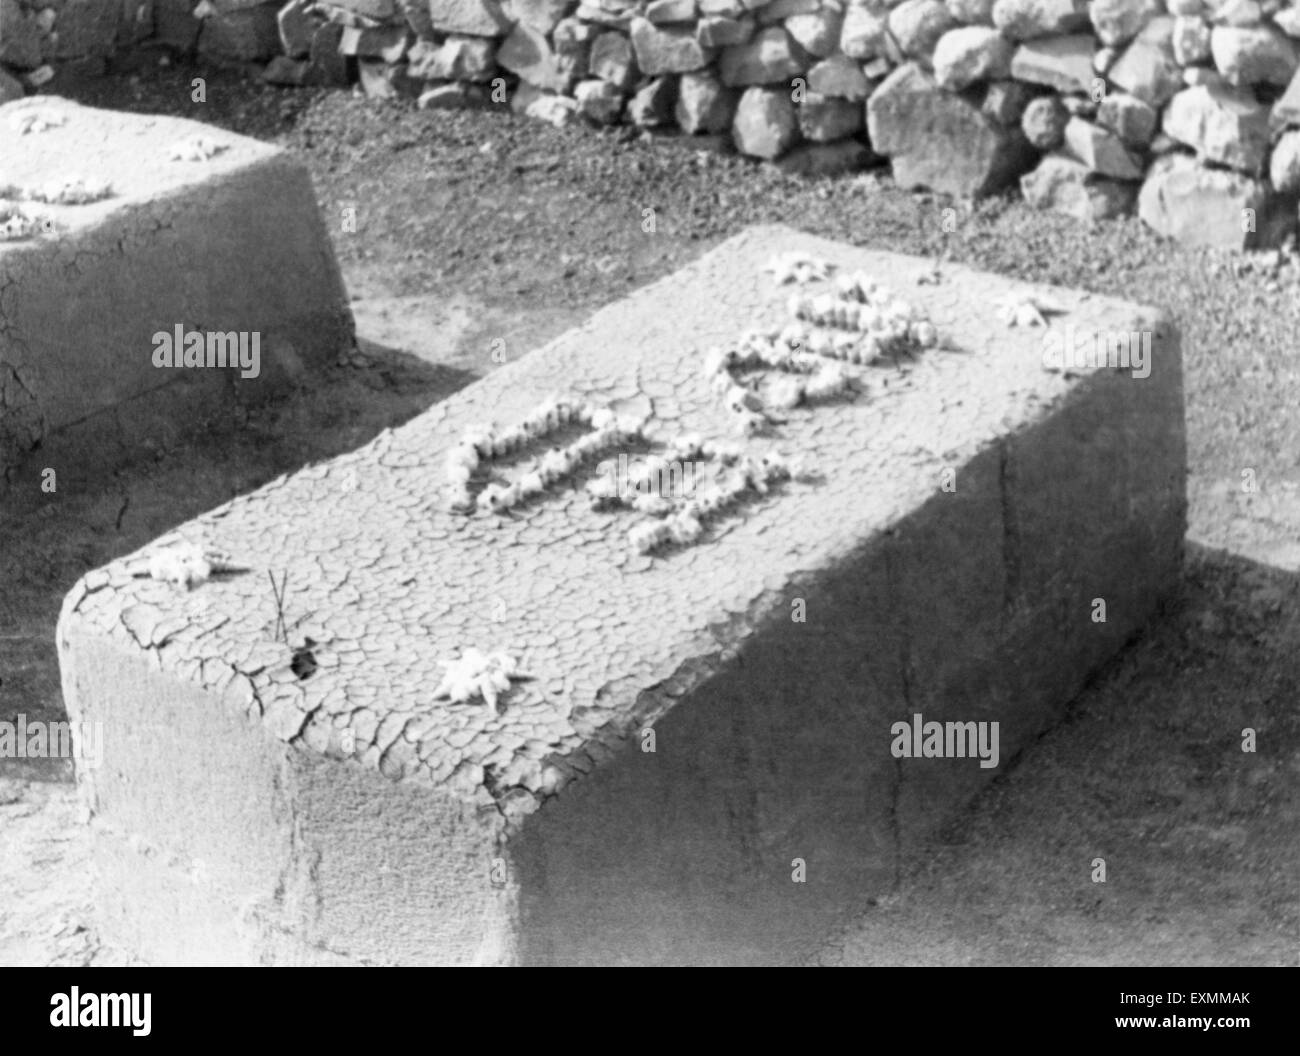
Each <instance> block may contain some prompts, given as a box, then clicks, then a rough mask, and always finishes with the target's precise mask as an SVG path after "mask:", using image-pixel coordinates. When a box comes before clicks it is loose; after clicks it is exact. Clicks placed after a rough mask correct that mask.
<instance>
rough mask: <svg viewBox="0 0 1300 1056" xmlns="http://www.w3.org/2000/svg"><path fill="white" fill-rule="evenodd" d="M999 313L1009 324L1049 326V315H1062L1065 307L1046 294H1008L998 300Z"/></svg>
mask: <svg viewBox="0 0 1300 1056" xmlns="http://www.w3.org/2000/svg"><path fill="white" fill-rule="evenodd" d="M997 308H998V315H999V317H1000V318H1001V319H1002V321H1003V322H1004V323H1006V324H1007V326H1021V327H1030V326H1047V319H1046V318H1045V316H1047V315H1060V314H1061V313H1062V312H1064V311H1065V309H1064V308H1063V307H1062V306H1061V305H1060V304H1058V303H1057V302H1056V301H1054V300H1053V299H1052V298H1051V297H1048V296H1046V295H1045V294H1037V293H1029V294H1024V295H1023V296H1007V297H1003V298H1001V299H1000V300H998V302H997Z"/></svg>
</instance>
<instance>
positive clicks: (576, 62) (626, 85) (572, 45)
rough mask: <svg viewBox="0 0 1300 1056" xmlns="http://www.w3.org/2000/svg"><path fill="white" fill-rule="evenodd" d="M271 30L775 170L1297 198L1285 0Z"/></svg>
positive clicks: (1226, 222)
mask: <svg viewBox="0 0 1300 1056" xmlns="http://www.w3.org/2000/svg"><path fill="white" fill-rule="evenodd" d="M1166 4H1167V5H1168V6H1166ZM279 30H280V40H281V47H282V49H283V51H284V55H282V56H280V57H277V59H276V60H275V61H274V62H273V63H272V64H271V66H269V67H268V69H267V71H266V76H267V79H269V80H271V81H274V82H276V83H284V84H300V83H305V82H315V83H322V82H325V83H328V82H329V81H330V80H331V79H334V80H337V79H339V78H340V77H346V68H344V67H340V66H339V64H338V62H337V55H336V54H334V53H335V52H342V53H343V54H344V55H346V56H355V58H356V61H357V63H358V67H359V74H360V78H361V82H362V84H363V86H364V87H365V89H366V91H368V92H370V93H372V94H377V95H398V94H408V93H409V94H412V95H417V96H419V98H420V100H421V104H422V105H424V106H440V107H441V106H470V105H479V104H481V105H491V104H492V103H494V102H495V103H504V102H506V101H507V100H508V101H509V102H510V105H511V106H512V107H514V108H515V109H516V110H518V111H523V112H526V113H529V114H531V115H534V116H537V117H540V118H543V119H547V120H551V121H554V122H557V123H562V122H566V121H569V120H574V119H577V118H581V119H585V120H587V121H590V122H593V123H595V124H615V123H629V124H633V125H638V126H642V127H666V126H667V127H671V126H677V127H680V128H681V129H682V130H684V131H685V132H687V133H693V134H698V135H708V136H718V137H724V138H727V139H730V140H731V141H732V142H733V143H734V145H735V147H736V148H737V149H738V150H739V151H740V152H741V153H743V154H747V155H751V156H754V157H757V158H763V159H769V160H775V161H777V163H778V164H780V165H782V166H784V167H786V168H788V169H791V170H795V171H804V172H807V171H813V172H829V171H840V170H845V169H852V168H858V167H862V166H865V165H868V164H870V163H872V161H873V160H880V159H881V158H887V159H888V160H889V161H890V163H891V164H892V166H893V171H894V175H895V177H896V178H897V179H898V180H899V182H900V183H902V184H904V185H908V186H926V187H930V188H932V189H934V190H938V191H941V192H947V193H951V194H955V195H959V196H979V195H983V194H988V193H992V192H995V191H997V190H999V189H1001V188H1003V187H1005V186H1007V185H1009V184H1012V183H1014V182H1015V181H1016V180H1017V179H1019V180H1020V183H1021V188H1022V190H1023V191H1024V194H1025V196H1026V197H1027V198H1028V199H1029V200H1030V201H1031V202H1032V203H1034V204H1035V205H1038V206H1040V207H1044V208H1050V209H1055V210H1059V211H1062V212H1065V213H1069V214H1072V215H1075V216H1078V217H1080V218H1081V219H1088V220H1092V219H1098V218H1103V217H1109V216H1116V215H1120V214H1123V213H1128V212H1131V211H1133V209H1134V208H1137V209H1138V211H1139V212H1140V215H1141V216H1142V218H1143V219H1144V220H1145V221H1146V222H1147V223H1148V224H1150V225H1151V226H1152V227H1154V228H1155V229H1156V230H1157V231H1160V232H1161V233H1163V234H1168V235H1172V236H1175V237H1180V238H1183V239H1186V240H1189V241H1199V242H1209V243H1213V244H1216V245H1229V246H1238V247H1241V246H1250V245H1254V244H1262V243H1266V242H1273V241H1277V240H1278V239H1280V238H1281V237H1282V236H1283V235H1284V234H1285V232H1286V231H1288V230H1290V229H1291V228H1292V227H1294V224H1295V219H1296V198H1297V195H1298V194H1300V76H1297V66H1298V65H1300V0H1297V2H1295V3H1292V4H1291V6H1285V5H1284V4H1283V2H1282V0H1091V2H1087V0H901V2H898V0H866V2H856V0H851V2H848V3H844V2H842V0H503V2H498V0H338V2H337V3H332V4H316V3H312V2H311V0H290V3H289V4H287V5H286V6H284V7H283V8H282V9H281V11H280V14H279ZM205 33H206V30H205ZM336 40H337V42H338V44H337V48H334V47H331V46H330V45H331V44H333V42H334V41H336Z"/></svg>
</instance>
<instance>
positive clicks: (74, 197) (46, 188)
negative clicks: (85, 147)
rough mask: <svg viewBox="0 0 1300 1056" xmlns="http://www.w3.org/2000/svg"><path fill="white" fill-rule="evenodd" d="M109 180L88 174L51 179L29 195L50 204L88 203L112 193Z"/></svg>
mask: <svg viewBox="0 0 1300 1056" xmlns="http://www.w3.org/2000/svg"><path fill="white" fill-rule="evenodd" d="M112 193H113V189H112V186H111V185H110V184H109V182H108V181H107V180H101V179H97V178H95V177H87V176H73V177H68V178H66V179H62V180H49V181H48V182H46V183H44V184H42V185H41V186H40V187H37V188H34V189H30V190H28V192H27V197H28V198H30V199H31V200H32V201H34V202H45V203H46V204H48V205H86V204H88V203H90V202H98V201H101V200H102V199H104V198H108V197H110V196H111V195H112Z"/></svg>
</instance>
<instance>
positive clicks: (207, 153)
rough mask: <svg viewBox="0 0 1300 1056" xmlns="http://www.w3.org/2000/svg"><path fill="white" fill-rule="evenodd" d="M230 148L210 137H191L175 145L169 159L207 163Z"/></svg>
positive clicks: (178, 141)
mask: <svg viewBox="0 0 1300 1056" xmlns="http://www.w3.org/2000/svg"><path fill="white" fill-rule="evenodd" d="M228 146H229V144H227V143H220V142H218V141H217V140H215V139H212V138H211V137H210V136H191V137H189V138H188V139H181V140H177V141H176V142H175V143H173V144H172V145H171V150H170V152H169V154H168V158H169V159H170V160H171V161H207V160H208V159H209V158H211V157H215V156H216V155H217V154H220V153H221V152H222V151H223V150H225V149H227V147H228Z"/></svg>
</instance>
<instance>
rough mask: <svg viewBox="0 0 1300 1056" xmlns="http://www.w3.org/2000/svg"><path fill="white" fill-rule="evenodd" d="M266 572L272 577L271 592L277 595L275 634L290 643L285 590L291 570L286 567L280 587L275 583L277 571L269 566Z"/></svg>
mask: <svg viewBox="0 0 1300 1056" xmlns="http://www.w3.org/2000/svg"><path fill="white" fill-rule="evenodd" d="M266 574H267V575H268V576H270V578H271V593H272V594H274V595H275V636H276V638H278V639H279V640H280V641H282V642H284V643H285V644H286V645H288V644H289V632H288V631H287V630H286V629H285V626H284V592H285V587H286V586H287V585H288V583H289V572H288V570H287V569H286V570H285V573H284V575H282V576H281V577H280V586H279V589H277V588H276V585H275V573H274V572H272V571H271V570H270V569H269V568H268V569H267V570H266Z"/></svg>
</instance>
